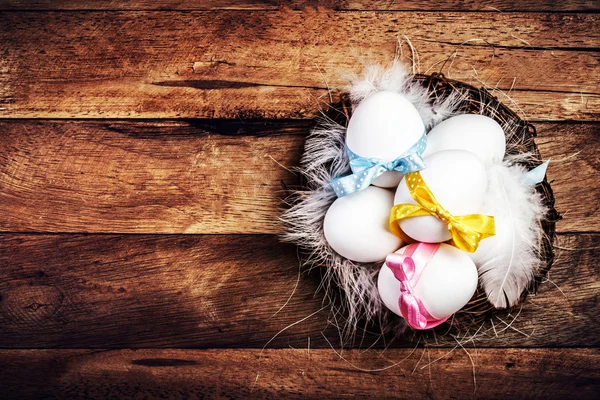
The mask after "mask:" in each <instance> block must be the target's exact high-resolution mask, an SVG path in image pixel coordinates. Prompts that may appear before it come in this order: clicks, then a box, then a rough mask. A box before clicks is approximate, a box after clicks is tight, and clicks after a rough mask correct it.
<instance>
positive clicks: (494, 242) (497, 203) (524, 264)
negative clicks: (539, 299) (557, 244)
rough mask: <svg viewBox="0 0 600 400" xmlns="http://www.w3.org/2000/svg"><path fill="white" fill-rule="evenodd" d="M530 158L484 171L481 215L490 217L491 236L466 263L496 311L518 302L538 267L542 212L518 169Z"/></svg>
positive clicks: (539, 200)
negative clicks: (470, 262) (472, 264)
mask: <svg viewBox="0 0 600 400" xmlns="http://www.w3.org/2000/svg"><path fill="white" fill-rule="evenodd" d="M527 157H529V154H522V155H518V156H513V157H508V158H507V159H505V161H504V162H503V163H501V164H497V165H492V166H490V167H489V168H488V179H489V183H488V190H487V193H486V197H485V203H484V210H485V212H486V213H489V214H491V215H494V218H495V222H496V235H495V236H492V237H491V238H488V239H485V240H483V241H482V242H481V243H480V246H479V248H478V249H477V251H476V252H475V253H474V254H472V255H471V258H472V259H473V261H474V262H475V264H476V265H477V269H478V271H479V282H480V286H482V287H483V289H484V290H485V292H486V295H487V297H488V300H489V302H490V303H491V304H492V305H493V306H494V307H496V308H507V307H511V306H514V305H515V304H517V303H518V301H519V299H520V298H521V295H522V293H523V292H524V291H525V290H526V289H527V288H528V287H529V285H530V284H531V281H532V279H533V277H534V276H535V274H536V272H537V268H538V266H539V265H541V263H542V262H541V261H540V254H539V247H540V241H541V239H542V235H543V234H544V231H543V229H542V226H541V224H540V221H541V220H542V219H543V218H544V216H545V215H546V213H547V211H548V210H547V208H546V207H545V206H544V204H543V201H542V198H541V196H540V195H539V193H537V192H536V190H535V188H534V187H533V186H532V185H530V184H528V183H526V181H525V179H524V177H525V174H526V173H527V171H526V170H525V168H523V167H522V166H520V165H519V164H518V162H519V161H522V160H524V159H526V158H527Z"/></svg>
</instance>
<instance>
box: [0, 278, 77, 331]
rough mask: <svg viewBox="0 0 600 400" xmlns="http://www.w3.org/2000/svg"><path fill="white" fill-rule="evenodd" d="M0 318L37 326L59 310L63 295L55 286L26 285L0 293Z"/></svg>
mask: <svg viewBox="0 0 600 400" xmlns="http://www.w3.org/2000/svg"><path fill="white" fill-rule="evenodd" d="M1 296H2V302H0V316H2V317H3V318H2V319H4V320H5V321H7V322H13V323H17V324H28V323H32V324H36V325H37V324H38V323H39V322H41V321H44V320H46V319H48V318H51V317H52V316H53V315H54V314H56V312H57V311H58V310H59V309H60V308H61V306H62V303H63V301H64V297H65V296H64V294H63V293H62V292H61V291H60V290H59V289H58V288H57V287H55V286H48V285H27V286H19V287H15V288H10V289H7V290H4V291H2V293H1Z"/></svg>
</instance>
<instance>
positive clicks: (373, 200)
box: [323, 186, 402, 262]
mask: <svg viewBox="0 0 600 400" xmlns="http://www.w3.org/2000/svg"><path fill="white" fill-rule="evenodd" d="M393 200H394V194H393V193H392V192H391V191H389V190H386V189H382V188H378V187H375V186H369V187H368V188H366V189H365V190H362V191H360V192H356V193H352V194H349V195H348V196H345V197H340V198H338V199H336V200H335V201H334V202H333V204H332V205H331V207H329V210H327V214H326V215H325V221H324V226H323V230H324V233H325V239H326V240H327V242H328V243H329V245H330V246H331V247H332V248H333V250H335V251H336V252H337V253H338V254H339V255H341V256H342V257H346V258H348V259H350V260H352V261H358V262H374V261H381V260H383V259H385V257H386V256H387V255H388V254H389V253H393V252H394V251H396V250H398V249H399V248H400V246H401V245H402V242H401V240H400V239H399V238H398V237H396V236H395V235H394V234H393V233H392V232H390V230H389V227H388V218H389V212H390V209H391V208H392V203H393Z"/></svg>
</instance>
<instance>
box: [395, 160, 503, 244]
mask: <svg viewBox="0 0 600 400" xmlns="http://www.w3.org/2000/svg"><path fill="white" fill-rule="evenodd" d="M404 180H405V181H406V185H407V186H408V189H409V191H410V195H411V197H412V198H413V199H414V200H415V201H416V202H417V203H418V204H396V205H395V206H394V207H392V211H391V213H390V229H391V231H392V232H393V233H394V234H395V235H397V236H399V237H400V238H402V239H403V240H405V241H407V240H406V239H408V237H407V235H406V234H405V233H404V232H403V231H402V229H401V228H400V225H399V224H398V221H400V220H402V219H404V218H411V217H420V216H425V215H433V216H434V217H437V218H439V219H440V220H442V221H444V222H446V223H447V224H448V231H449V232H450V235H451V236H452V239H451V240H450V241H448V243H449V244H451V245H453V246H455V247H457V248H459V249H461V250H464V251H467V252H469V253H473V252H475V250H477V246H479V241H480V240H481V239H485V238H487V237H490V236H494V235H495V234H496V227H495V223H494V217H492V216H490V215H483V214H469V215H460V216H454V215H452V214H450V213H449V212H448V210H446V209H445V208H444V207H442V206H441V205H440V203H438V201H437V200H436V198H435V196H434V195H433V193H432V192H431V190H430V189H429V187H427V184H426V183H425V180H424V179H423V178H422V177H421V174H420V173H419V171H415V172H411V173H410V174H406V175H405V176H404ZM408 241H409V242H410V241H414V240H408Z"/></svg>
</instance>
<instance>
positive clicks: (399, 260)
mask: <svg viewBox="0 0 600 400" xmlns="http://www.w3.org/2000/svg"><path fill="white" fill-rule="evenodd" d="M477 278H478V276H477V267H476V266H475V264H474V263H473V261H472V260H471V259H470V258H469V256H468V255H467V253H466V252H464V251H462V250H459V249H457V248H456V247H453V246H450V245H448V244H445V243H435V244H434V243H413V244H410V245H408V246H405V247H403V248H401V249H400V250H398V251H397V252H395V253H392V254H389V255H388V256H387V258H386V261H385V263H384V264H383V266H382V267H381V270H380V271H379V277H378V282H377V289H378V290H379V296H380V297H381V300H382V301H383V303H384V304H385V306H386V307H387V308H389V309H390V310H391V311H392V312H393V313H394V314H397V315H399V316H401V317H403V318H404V319H405V320H406V322H407V323H408V324H409V325H410V326H411V327H412V328H414V329H420V330H421V329H430V328H433V327H435V326H437V325H440V324H441V323H443V322H445V321H446V320H447V319H448V318H449V317H450V316H451V315H452V314H454V313H455V312H457V311H458V310H460V309H461V308H463V307H464V306H465V305H466V304H467V303H468V302H469V300H470V299H471V298H472V297H473V294H474V293H475V290H476V289H477Z"/></svg>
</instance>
